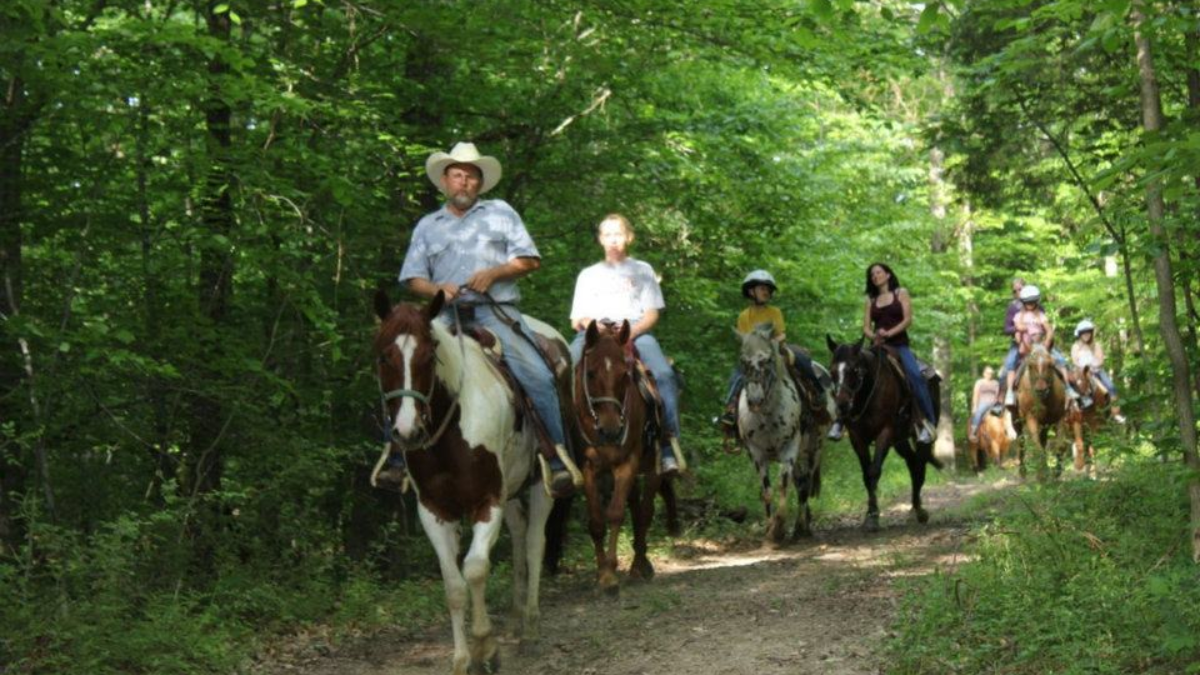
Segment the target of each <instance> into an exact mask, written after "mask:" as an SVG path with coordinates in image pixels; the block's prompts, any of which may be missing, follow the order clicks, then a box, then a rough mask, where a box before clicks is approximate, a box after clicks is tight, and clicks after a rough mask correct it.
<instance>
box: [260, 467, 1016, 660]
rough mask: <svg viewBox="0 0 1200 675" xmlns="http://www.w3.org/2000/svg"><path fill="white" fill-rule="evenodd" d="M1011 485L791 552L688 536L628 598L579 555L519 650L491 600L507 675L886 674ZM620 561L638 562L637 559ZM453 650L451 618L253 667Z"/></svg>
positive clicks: (972, 490)
mask: <svg viewBox="0 0 1200 675" xmlns="http://www.w3.org/2000/svg"><path fill="white" fill-rule="evenodd" d="M1012 484H1013V481H1012V479H1008V480H1004V479H1001V480H998V481H995V482H971V481H967V482H957V483H955V482H950V483H946V484H942V485H936V486H931V487H927V488H926V490H925V492H924V495H923V496H924V500H925V504H926V508H928V509H929V511H930V513H931V516H932V517H931V520H930V522H929V523H928V524H926V525H919V524H917V523H916V522H915V520H913V519H912V518H911V517H910V515H909V513H910V510H909V506H908V504H907V501H903V502H901V503H896V504H890V505H883V508H884V514H883V516H884V517H883V519H882V523H881V524H882V530H881V531H880V532H877V533H866V532H863V531H862V530H861V529H860V528H859V524H858V520H857V518H855V519H854V520H853V521H852V520H850V519H848V518H847V519H840V520H836V521H834V520H832V519H827V518H820V517H818V520H817V521H816V524H815V530H816V534H815V536H814V537H813V538H812V539H808V540H804V541H800V542H797V543H795V544H790V545H787V546H784V547H782V548H774V547H770V546H764V545H762V543H761V542H758V541H748V540H739V541H734V542H713V541H706V540H703V539H699V540H697V539H692V540H687V541H680V542H679V543H677V544H675V545H673V546H672V547H671V548H670V549H669V550H667V551H664V552H663V554H662V555H659V556H653V555H652V556H651V559H652V561H653V563H654V565H655V568H656V572H657V575H656V576H655V578H654V579H653V580H652V581H650V582H648V583H636V584H634V583H629V581H628V579H627V578H626V577H625V576H624V574H622V583H623V586H622V588H621V593H620V595H619V597H610V596H607V595H603V594H601V593H599V592H598V591H597V590H596V589H595V584H594V576H595V573H594V570H593V569H591V568H590V566H585V565H578V564H577V565H576V567H575V568H574V569H569V570H567V571H566V572H565V573H564V574H562V575H560V576H558V577H556V578H554V579H550V580H548V581H547V582H546V583H544V584H543V593H542V605H541V606H542V637H541V639H540V640H539V641H537V642H535V643H527V644H522V645H518V644H517V643H516V641H515V640H514V639H512V638H510V637H508V634H507V633H506V632H505V631H504V623H503V617H504V616H505V611H506V609H507V608H506V607H502V608H497V607H493V608H492V614H493V616H495V617H498V618H499V619H500V622H499V626H500V630H501V635H502V636H504V637H503V638H502V642H501V648H500V649H501V669H500V672H506V673H513V674H516V675H534V674H542V673H544V674H546V675H550V674H554V675H559V674H562V673H567V674H572V675H575V674H579V675H637V674H641V673H646V674H649V673H685V672H686V673H706V674H709V673H711V674H729V675H752V674H753V675H772V674H775V673H789V674H798V673H828V674H832V675H855V674H866V673H872V674H873V673H883V672H885V671H886V663H885V661H884V659H885V655H884V654H883V650H882V646H883V644H884V642H885V640H886V638H887V637H888V634H889V627H890V626H891V625H892V624H893V622H894V620H895V618H896V615H897V612H898V608H899V597H900V594H901V590H902V589H901V583H902V581H903V580H904V579H906V578H911V577H914V576H919V575H925V574H930V573H932V572H934V571H935V570H939V569H940V570H948V569H952V568H953V567H954V566H956V565H958V564H959V563H961V562H963V561H964V560H965V558H964V554H963V552H962V551H963V547H964V544H965V543H966V542H967V540H968V538H969V536H970V531H971V524H972V523H971V521H969V520H967V519H966V518H967V517H966V516H964V515H963V511H964V510H963V508H962V507H963V506H964V505H965V504H966V502H967V501H968V500H969V499H971V498H972V497H973V496H975V495H979V494H982V493H987V492H994V491H997V490H1001V489H1003V488H1005V487H1007V486H1010V485H1012ZM759 515H760V517H759V519H758V521H756V522H755V524H756V525H757V526H758V530H757V531H758V532H761V531H762V524H761V520H762V519H761V514H759ZM977 515H978V514H977V513H976V516H977ZM753 517H754V516H753V515H752V516H751V519H753ZM582 538H584V539H586V535H583V537H582ZM573 545H574V546H583V545H585V544H584V542H581V541H578V540H576V541H574V543H573ZM586 545H587V546H588V547H589V550H590V542H587V544H586ZM588 560H589V561H590V560H591V558H590V556H589V558H588ZM621 562H622V564H623V565H625V566H627V565H628V563H629V560H628V559H626V558H625V557H623V558H622V560H621ZM451 652H452V643H451V638H450V626H449V621H444V622H438V623H436V624H434V625H431V626H427V627H422V628H419V629H408V630H404V629H401V628H397V629H396V631H395V632H394V633H392V634H377V635H374V636H371V637H370V638H361V639H353V640H350V641H347V642H345V643H343V644H342V645H341V646H340V647H338V648H329V647H327V646H324V645H322V646H321V648H320V649H317V650H314V649H313V648H312V646H311V645H309V646H308V647H306V648H293V649H282V650H280V651H278V652H276V653H275V655H274V656H273V657H272V658H269V659H267V660H265V661H264V662H260V663H259V664H256V666H255V667H254V668H253V670H254V671H255V672H257V673H262V674H264V675H282V674H283V673H289V674H293V675H296V674H299V675H400V674H402V675H441V674H443V673H447V672H449V671H450V661H451Z"/></svg>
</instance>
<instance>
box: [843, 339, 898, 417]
mask: <svg viewBox="0 0 1200 675" xmlns="http://www.w3.org/2000/svg"><path fill="white" fill-rule="evenodd" d="M866 353H870V354H871V356H872V357H874V359H875V374H874V375H873V376H872V377H871V388H870V389H869V390H867V397H866V398H865V399H863V401H862V405H861V406H859V410H858V413H855V412H854V408H855V407H856V403H857V401H856V399H858V393H859V392H860V391H862V387H863V381H864V379H865V378H862V377H859V378H858V382H857V384H856V385H855V386H853V387H851V386H848V385H846V383H845V378H842V377H838V389H839V390H846V391H849V392H850V413H851V414H850V415H849V417H848V418H847V419H846V421H847V422H857V421H858V420H859V419H861V418H862V416H863V415H865V414H866V412H867V408H868V407H869V406H870V404H871V399H872V398H874V397H875V389H876V387H877V385H878V384H879V373H880V370H881V369H882V368H883V359H884V358H886V357H885V356H884V355H882V354H879V353H877V352H875V351H874V350H869V351H867V352H862V351H860V352H859V356H858V358H861V355H862V354H866ZM843 363H845V361H843ZM854 370H855V371H856V372H857V371H858V368H857V367H855V369H854Z"/></svg>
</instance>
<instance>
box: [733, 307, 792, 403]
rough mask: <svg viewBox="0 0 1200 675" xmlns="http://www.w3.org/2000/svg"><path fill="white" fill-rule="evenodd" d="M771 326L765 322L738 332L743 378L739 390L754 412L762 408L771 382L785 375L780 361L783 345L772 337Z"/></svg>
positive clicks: (771, 387)
mask: <svg viewBox="0 0 1200 675" xmlns="http://www.w3.org/2000/svg"><path fill="white" fill-rule="evenodd" d="M772 330H773V329H772V326H771V324H769V323H765V324H760V325H758V326H755V327H754V329H753V330H751V331H750V332H749V333H746V334H745V335H742V336H741V338H742V348H741V353H740V356H739V361H740V362H741V365H742V375H743V376H744V377H745V379H746V384H745V386H744V387H743V391H744V392H745V393H746V403H747V404H748V405H749V406H750V410H752V411H754V412H758V411H759V410H760V409H761V408H762V406H763V404H764V403H765V402H766V401H767V399H768V397H769V396H770V395H771V391H772V390H773V389H774V387H775V384H776V383H777V382H779V380H780V378H781V377H786V375H787V373H786V372H785V370H784V365H783V364H784V361H783V350H784V349H786V347H784V346H783V343H782V342H779V341H776V340H774V339H772V337H771V335H772Z"/></svg>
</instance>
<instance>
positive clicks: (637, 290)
mask: <svg viewBox="0 0 1200 675" xmlns="http://www.w3.org/2000/svg"><path fill="white" fill-rule="evenodd" d="M596 235H597V238H598V239H599V241H600V246H602V247H603V248H604V260H603V261H602V262H598V263H596V264H595V265H592V266H591V267H588V268H587V269H585V270H583V271H582V272H580V273H579V278H578V279H577V280H576V281H575V299H574V301H573V302H572V303H571V327H572V328H574V329H575V331H576V333H575V339H574V340H572V341H571V358H572V359H573V360H574V362H575V363H578V362H579V359H580V358H581V357H582V355H583V342H584V334H585V332H586V331H587V327H588V324H590V323H591V322H592V321H603V320H606V319H607V320H610V321H615V322H618V323H620V322H621V321H629V326H630V336H631V337H632V338H633V344H634V346H636V347H637V351H638V356H639V357H641V360H642V363H645V364H646V368H648V369H649V370H650V373H651V374H653V375H654V381H655V384H657V385H658V392H659V394H660V395H661V396H662V400H663V414H664V416H665V417H666V420H665V423H666V426H667V434H668V436H669V438H668V439H664V441H663V444H662V468H663V473H664V474H666V473H674V472H677V471H678V470H679V462H678V460H677V459H676V454H675V453H676V452H677V449H678V446H679V441H678V438H679V387H678V385H677V383H676V381H675V373H674V371H673V370H672V369H671V364H670V363H669V362H668V361H667V357H666V355H665V354H663V350H662V347H660V346H659V344H658V340H656V339H654V336H653V335H651V334H650V330H651V329H652V328H654V324H655V323H657V322H658V313H659V310H661V309H663V307H664V306H665V305H664V303H663V296H662V289H661V288H659V286H658V279H657V278H656V277H655V275H654V268H653V267H651V266H650V265H649V264H647V263H644V262H642V261H641V260H635V259H634V258H630V257H629V254H628V252H627V250H628V248H629V245H630V244H631V243H633V226H632V225H631V224H630V223H629V220H628V219H627V218H625V216H622V215H621V214H619V213H613V214H609V215H608V216H605V218H604V220H602V221H600V225H599V226H597V228H596Z"/></svg>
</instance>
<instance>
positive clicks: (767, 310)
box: [737, 305, 785, 337]
mask: <svg viewBox="0 0 1200 675" xmlns="http://www.w3.org/2000/svg"><path fill="white" fill-rule="evenodd" d="M760 323H770V324H773V325H774V326H775V332H774V333H772V334H771V335H772V337H774V336H777V335H783V334H784V332H785V331H784V326H783V312H781V311H779V308H778V307H774V306H771V305H750V306H749V307H747V308H746V309H744V310H742V313H741V314H738V319H737V329H738V332H739V333H749V332H750V331H752V330H754V327H755V326H757V325H758V324H760Z"/></svg>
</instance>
